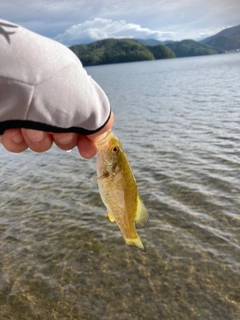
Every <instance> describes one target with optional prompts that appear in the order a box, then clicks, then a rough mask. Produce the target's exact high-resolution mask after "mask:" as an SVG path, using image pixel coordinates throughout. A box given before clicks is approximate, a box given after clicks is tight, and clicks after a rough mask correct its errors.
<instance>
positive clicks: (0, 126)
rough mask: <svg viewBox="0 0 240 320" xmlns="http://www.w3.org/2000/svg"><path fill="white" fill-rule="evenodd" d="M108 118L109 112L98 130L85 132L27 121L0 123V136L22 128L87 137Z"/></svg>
mask: <svg viewBox="0 0 240 320" xmlns="http://www.w3.org/2000/svg"><path fill="white" fill-rule="evenodd" d="M110 116H111V111H110V113H109V116H108V118H107V120H106V122H105V123H104V124H103V125H102V126H101V127H100V128H97V129H95V130H87V129H84V128H79V127H70V128H61V127H56V126H51V125H49V124H45V123H41V122H35V121H29V120H8V121H3V122H0V135H2V134H3V132H4V131H5V130H7V129H15V128H24V129H33V130H40V131H46V132H53V133H62V132H74V133H78V134H82V135H84V136H87V135H90V134H93V133H96V132H98V131H100V130H101V129H102V128H103V127H104V126H105V125H106V124H107V123H108V121H109V119H110Z"/></svg>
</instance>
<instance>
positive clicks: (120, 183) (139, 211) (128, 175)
mask: <svg viewBox="0 0 240 320" xmlns="http://www.w3.org/2000/svg"><path fill="white" fill-rule="evenodd" d="M95 144H96V146H97V149H98V154H97V182H98V187H99V191H100V195H101V198H102V201H103V203H104V205H105V206H106V208H107V215H108V217H109V220H110V221H116V223H117V224H118V226H119V228H120V230H121V232H122V234H123V237H124V239H125V242H126V243H127V244H128V245H129V246H136V247H138V248H139V249H140V250H141V251H142V253H145V252H146V249H145V247H144V245H143V243H142V241H141V239H140V237H139V235H138V234H137V232H136V228H135V222H136V224H138V225H140V226H141V227H144V226H145V225H146V223H147V220H148V211H147V209H146V207H145V206H144V204H143V202H142V200H141V199H140V197H139V194H138V188H137V184H136V180H135V177H134V175H133V171H132V168H131V166H130V163H129V161H128V158H127V156H126V153H125V151H124V149H123V146H122V144H121V142H120V140H119V139H118V138H117V137H116V136H115V135H114V133H113V132H112V131H111V130H109V131H108V132H106V133H105V134H103V135H102V136H101V137H100V138H99V139H98V140H96V141H95Z"/></svg>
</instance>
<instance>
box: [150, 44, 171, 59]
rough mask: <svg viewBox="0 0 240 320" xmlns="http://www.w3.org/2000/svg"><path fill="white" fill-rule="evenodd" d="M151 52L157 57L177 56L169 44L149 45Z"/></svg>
mask: <svg viewBox="0 0 240 320" xmlns="http://www.w3.org/2000/svg"><path fill="white" fill-rule="evenodd" d="M147 48H148V50H149V51H150V52H152V54H153V55H154V58H155V59H156V60H157V59H169V58H175V57H176V56H175V53H174V52H173V51H172V50H171V49H170V48H168V47H167V46H164V45H162V44H159V45H157V46H149V47H147Z"/></svg>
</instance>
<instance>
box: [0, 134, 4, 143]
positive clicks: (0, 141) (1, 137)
mask: <svg viewBox="0 0 240 320" xmlns="http://www.w3.org/2000/svg"><path fill="white" fill-rule="evenodd" d="M2 141H3V136H2V135H0V143H2Z"/></svg>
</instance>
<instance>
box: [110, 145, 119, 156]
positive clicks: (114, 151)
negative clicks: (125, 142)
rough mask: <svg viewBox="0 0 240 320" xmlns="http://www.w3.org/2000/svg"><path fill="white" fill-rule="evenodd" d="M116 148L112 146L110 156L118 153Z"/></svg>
mask: <svg viewBox="0 0 240 320" xmlns="http://www.w3.org/2000/svg"><path fill="white" fill-rule="evenodd" d="M118 150H119V149H118V147H116V146H114V147H112V154H117V153H118Z"/></svg>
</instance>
